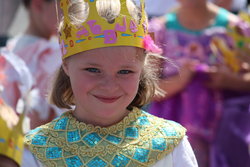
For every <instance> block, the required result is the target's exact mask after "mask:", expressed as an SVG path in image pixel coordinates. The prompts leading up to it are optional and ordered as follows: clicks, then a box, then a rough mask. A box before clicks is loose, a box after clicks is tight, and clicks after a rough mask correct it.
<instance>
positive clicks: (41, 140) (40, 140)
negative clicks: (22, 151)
mask: <svg viewBox="0 0 250 167" xmlns="http://www.w3.org/2000/svg"><path fill="white" fill-rule="evenodd" d="M47 139H48V137H46V136H41V135H35V136H34V137H33V138H32V142H31V143H32V144H34V145H39V146H45V145H46V144H47Z"/></svg>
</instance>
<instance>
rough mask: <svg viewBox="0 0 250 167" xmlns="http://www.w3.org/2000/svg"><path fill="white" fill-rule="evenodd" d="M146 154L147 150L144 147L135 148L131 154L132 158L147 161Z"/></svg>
mask: <svg viewBox="0 0 250 167" xmlns="http://www.w3.org/2000/svg"><path fill="white" fill-rule="evenodd" d="M148 154H149V150H146V149H144V148H137V149H136V151H135V154H134V156H133V159H135V160H137V161H140V162H147V161H148Z"/></svg>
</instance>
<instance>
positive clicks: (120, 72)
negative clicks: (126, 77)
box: [118, 70, 133, 74]
mask: <svg viewBox="0 0 250 167" xmlns="http://www.w3.org/2000/svg"><path fill="white" fill-rule="evenodd" d="M129 73H133V71H131V70H120V71H119V72H118V74H129Z"/></svg>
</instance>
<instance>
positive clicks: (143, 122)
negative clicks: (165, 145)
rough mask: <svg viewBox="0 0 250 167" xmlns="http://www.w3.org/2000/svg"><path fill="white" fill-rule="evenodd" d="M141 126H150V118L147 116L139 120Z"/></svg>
mask: <svg viewBox="0 0 250 167" xmlns="http://www.w3.org/2000/svg"><path fill="white" fill-rule="evenodd" d="M138 121H139V125H150V123H149V121H148V118H147V117H146V116H142V117H139V118H138Z"/></svg>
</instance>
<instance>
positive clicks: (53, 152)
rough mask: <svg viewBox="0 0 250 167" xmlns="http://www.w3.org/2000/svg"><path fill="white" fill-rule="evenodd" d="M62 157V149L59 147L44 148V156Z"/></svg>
mask: <svg viewBox="0 0 250 167" xmlns="http://www.w3.org/2000/svg"><path fill="white" fill-rule="evenodd" d="M61 157H62V149H61V148H59V147H49V148H47V149H46V158H48V159H57V158H61Z"/></svg>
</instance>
